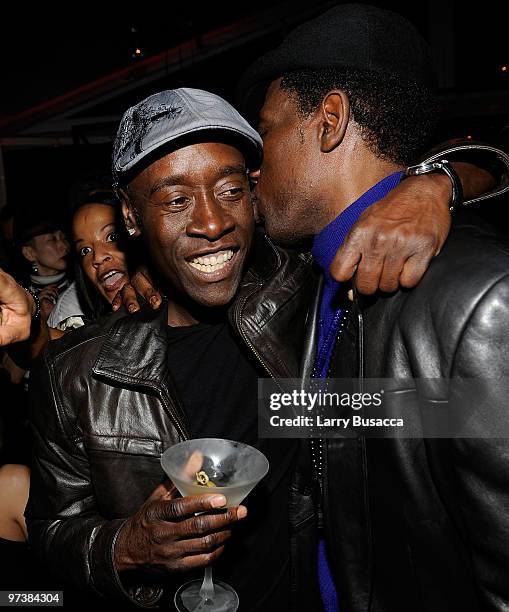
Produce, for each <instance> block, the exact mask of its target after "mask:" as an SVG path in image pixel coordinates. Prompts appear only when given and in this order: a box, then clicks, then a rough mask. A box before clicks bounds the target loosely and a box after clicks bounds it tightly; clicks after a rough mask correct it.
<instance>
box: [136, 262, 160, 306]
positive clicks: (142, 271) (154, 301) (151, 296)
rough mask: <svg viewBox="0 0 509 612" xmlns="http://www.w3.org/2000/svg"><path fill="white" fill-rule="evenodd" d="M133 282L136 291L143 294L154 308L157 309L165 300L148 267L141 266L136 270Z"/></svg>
mask: <svg viewBox="0 0 509 612" xmlns="http://www.w3.org/2000/svg"><path fill="white" fill-rule="evenodd" d="M131 283H132V285H133V287H134V288H135V289H136V291H137V292H138V293H139V294H140V295H142V296H143V298H144V299H145V300H146V301H147V302H148V303H149V304H150V306H151V307H152V308H153V309H154V310H157V309H158V308H159V306H161V304H162V301H163V300H162V296H161V294H160V293H159V291H158V290H157V289H156V288H155V287H154V283H153V282H152V279H151V278H150V275H149V273H148V271H147V268H146V267H144V266H140V267H139V268H138V269H137V270H136V272H135V273H134V275H133V276H132V278H131Z"/></svg>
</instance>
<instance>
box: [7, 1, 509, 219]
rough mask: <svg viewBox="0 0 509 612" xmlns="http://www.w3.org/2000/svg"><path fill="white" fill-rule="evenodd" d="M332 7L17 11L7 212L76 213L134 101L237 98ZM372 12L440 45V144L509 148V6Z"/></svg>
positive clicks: (12, 27)
mask: <svg viewBox="0 0 509 612" xmlns="http://www.w3.org/2000/svg"><path fill="white" fill-rule="evenodd" d="M330 4H331V3H330V2H329V3H321V2H314V3H309V2H308V3H305V2H299V1H297V2H278V1H273V2H263V1H260V2H257V3H256V5H254V4H253V5H247V4H245V3H242V4H241V3H238V6H237V7H236V8H232V7H231V5H230V4H226V3H222V2H215V3H207V4H205V3H204V4H200V3H190V2H182V3H180V4H176V3H170V2H166V3H157V4H156V3H150V2H147V3H141V4H138V5H134V10H131V9H130V8H128V5H127V4H124V5H121V4H120V3H118V4H116V5H110V4H108V7H111V8H113V9H116V10H115V11H114V12H113V13H112V16H111V17H106V16H105V15H104V14H103V13H104V6H103V7H102V8H101V6H100V5H92V4H88V3H87V4H85V3H82V4H81V5H78V4H73V5H62V6H61V7H59V8H58V9H52V10H51V9H50V10H48V8H47V7H48V6H50V5H48V4H47V3H45V4H44V5H43V9H44V10H42V9H41V10H38V9H35V10H34V9H32V8H28V5H23V6H20V7H19V9H18V8H14V9H13V8H12V7H11V8H10V9H9V13H8V17H4V18H3V19H2V20H1V24H0V58H1V65H2V70H1V75H2V85H1V92H2V95H1V96H0V146H1V152H2V158H3V168H4V177H5V179H4V180H5V183H4V186H5V189H4V190H3V193H0V198H1V201H0V205H1V204H3V203H4V202H5V201H7V202H8V203H10V204H11V205H12V206H14V207H16V208H17V207H19V206H22V207H29V208H31V207H33V206H38V207H39V206H44V207H48V208H57V209H61V208H62V207H65V206H66V204H67V201H68V196H69V189H70V187H71V185H72V184H73V183H74V182H75V181H76V180H77V179H79V178H80V177H82V176H83V175H86V174H90V173H96V172H107V171H108V168H109V158H110V149H111V139H112V137H113V135H114V133H115V130H116V126H117V123H118V120H119V118H120V116H121V114H122V112H123V111H124V110H125V109H126V108H127V107H128V106H129V105H131V104H133V103H135V102H137V101H139V100H141V99H142V98H143V97H145V96H146V95H148V94H150V93H154V92H156V91H159V90H161V89H166V88H173V87H179V86H191V87H199V88H204V89H210V90H212V91H214V92H216V93H218V94H220V95H223V96H224V97H226V98H227V99H229V100H230V101H233V92H234V89H235V86H236V83H237V81H238V79H239V77H240V75H241V74H242V72H243V70H244V69H245V68H246V67H247V66H248V65H249V64H250V63H251V62H252V61H253V60H254V59H255V58H256V57H257V56H259V55H260V54H262V53H263V52H265V51H266V50H268V49H270V48H271V47H273V46H275V45H276V44H277V43H278V42H279V41H280V40H281V39H282V38H283V37H284V35H285V34H286V33H287V32H288V30H289V29H291V28H292V27H294V26H295V25H297V23H299V22H300V21H303V20H305V19H306V18H307V17H309V16H312V14H313V12H314V13H320V12H322V11H323V10H325V9H326V8H327V7H328V5H330ZM372 4H376V5H378V6H382V7H384V8H389V9H392V10H395V11H397V12H399V13H401V14H403V15H405V16H406V17H408V18H409V19H410V20H411V21H412V22H413V23H414V24H415V26H416V27H417V28H418V29H419V31H420V32H421V33H422V34H423V35H424V37H425V38H426V39H427V40H428V41H429V42H430V43H431V45H432V48H433V51H434V56H435V59H436V67H437V70H438V76H439V83H440V107H441V113H442V120H441V121H440V124H439V129H438V132H437V135H436V140H437V141H441V140H445V139H449V138H453V137H472V138H474V139H479V140H484V141H488V142H490V143H493V144H499V145H502V146H504V145H505V142H506V141H509V137H508V135H507V133H505V132H504V131H503V130H504V127H505V126H506V125H508V124H509V45H508V40H509V36H508V31H507V30H508V19H507V17H508V13H509V11H508V8H507V4H508V3H507V2H504V3H499V4H496V3H494V2H493V3H491V2H481V3H477V4H476V5H475V8H470V7H471V6H472V5H470V4H469V5H466V3H462V2H457V3H456V2H439V1H437V0H428V1H422V2H398V1H393V2H372ZM65 7H68V8H67V9H66V8H65ZM71 10H72V14H71V13H70V11H71ZM68 11H69V12H68ZM248 31H249V32H250V34H249V36H248V35H245V36H244V37H243V32H248ZM211 32H212V33H214V36H216V34H217V33H218V32H219V42H217V40H216V42H215V44H214V53H213V54H211V55H210V54H208V49H209V38H208V37H209V34H210V33H211ZM237 33H239V38H238V40H235V42H234V43H228V42H225V43H224V45H222V43H221V36H223V35H224V36H226V38H227V39H228V37H230V38H231V36H232V35H234V34H235V35H236V34H237ZM189 44H191V45H192V46H193V48H194V51H193V52H192V53H191V57H190V58H189V56H186V55H185V45H189ZM179 45H182V47H180V48H179ZM137 48H138V49H140V51H141V53H139V54H138V55H137V54H136V52H135V50H136V49H137ZM179 53H180V54H182V62H181V65H177V66H176V67H175V64H173V65H172V69H171V70H170V69H167V70H166V71H165V70H164V62H165V61H166V62H168V66H169V65H170V61H174V59H175V57H176V55H175V54H177V57H178V54H179ZM157 54H162V55H160V56H159V60H160V62H161V61H162V62H163V64H161V63H160V65H162V66H163V69H161V70H159V73H158V74H157V78H154V77H153V76H151V77H150V78H147V71H146V62H150V60H151V58H154V57H155V58H156V59H157ZM161 58H162V60H161ZM506 66H507V70H506V69H504V67H506ZM126 68H127V69H130V70H128V71H127V72H126V71H125V69H126ZM98 79H105V82H106V85H105V82H104V81H103V82H99V84H97V80H98ZM90 83H92V84H93V85H90ZM84 86H85V89H84V90H83V87H84ZM79 88H81V90H80V89H79ZM77 89H78V91H76V90H77ZM82 90H83V91H82ZM105 91H106V92H107V94H106V95H105ZM59 97H60V98H59Z"/></svg>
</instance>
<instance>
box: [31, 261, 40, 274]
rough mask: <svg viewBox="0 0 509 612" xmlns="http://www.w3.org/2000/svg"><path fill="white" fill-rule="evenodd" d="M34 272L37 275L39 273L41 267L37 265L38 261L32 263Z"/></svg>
mask: <svg viewBox="0 0 509 612" xmlns="http://www.w3.org/2000/svg"><path fill="white" fill-rule="evenodd" d="M32 272H33V273H34V274H37V272H39V266H38V265H37V262H36V261H33V262H32Z"/></svg>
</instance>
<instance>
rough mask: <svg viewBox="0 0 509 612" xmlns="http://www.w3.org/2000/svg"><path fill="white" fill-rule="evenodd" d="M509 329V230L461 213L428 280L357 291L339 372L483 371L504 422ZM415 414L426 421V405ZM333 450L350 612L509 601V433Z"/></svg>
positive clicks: (482, 384)
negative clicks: (361, 294) (378, 292)
mask: <svg viewBox="0 0 509 612" xmlns="http://www.w3.org/2000/svg"><path fill="white" fill-rule="evenodd" d="M317 314H318V313H317V312H315V313H314V318H313V319H312V321H313V323H312V327H313V326H314V327H316V322H317ZM308 333H310V332H308ZM311 335H312V334H311ZM508 339H509V242H508V241H507V240H506V239H505V238H500V237H498V236H497V235H496V234H495V233H494V232H493V231H492V230H491V229H490V228H488V227H486V226H484V225H482V224H481V223H480V222H478V220H477V219H474V218H471V217H469V216H467V215H461V216H459V217H458V218H457V219H456V220H455V222H454V227H453V230H452V233H451V235H450V237H449V238H448V241H447V242H446V245H445V247H444V249H443V251H442V253H441V254H440V255H439V256H438V257H437V258H436V259H435V260H434V261H433V262H432V264H431V266H430V268H429V270H428V271H427V273H426V274H425V276H424V278H423V280H422V281H421V283H420V284H419V286H418V287H416V288H415V289H413V290H411V291H398V292H397V293H395V294H392V295H384V296H377V297H374V298H359V299H357V300H356V304H355V305H354V307H353V308H352V310H351V312H350V314H349V320H348V324H347V328H346V332H344V333H343V334H342V335H341V336H340V338H339V341H338V343H337V347H336V351H335V355H334V357H333V362H332V365H331V370H330V376H331V377H336V378H343V377H345V378H349V377H358V376H363V377H369V378H381V377H397V378H407V379H408V378H412V377H413V378H437V377H445V378H452V377H461V378H476V379H478V381H477V382H478V384H479V389H478V391H479V393H482V394H483V395H484V397H485V398H486V401H487V402H488V403H487V405H488V406H490V409H491V416H490V418H491V419H492V422H493V423H507V422H508V419H509V411H508V398H507V397H506V395H505V393H503V392H502V391H501V389H503V388H506V386H505V385H500V384H499V385H498V386H497V381H496V379H497V378H500V377H507V376H509V345H508ZM308 350H312V345H308ZM434 400H437V401H440V400H442V401H445V396H441V395H440V393H438V394H437V396H436V397H435V398H434ZM444 406H445V408H446V407H447V404H444ZM475 414H476V413H475ZM407 419H408V421H407V420H406V421H405V425H407V422H408V424H409V425H412V426H415V427H416V428H418V427H420V414H419V412H418V411H415V412H412V413H411V414H409V415H408V417H407ZM325 450H326V452H325V466H324V473H325V490H324V513H325V529H326V537H327V540H328V543H329V552H330V560H331V564H332V568H333V574H334V577H335V581H336V585H337V588H338V594H339V604H340V605H339V607H340V610H341V612H366V611H370V612H400V611H401V612H403V611H405V612H409V611H412V612H421V611H422V612H440V611H444V612H445V611H448V612H449V611H451V610H461V611H463V612H465V611H472V612H473V611H476V612H478V611H481V610H483V611H484V610H490V611H500V612H501V611H502V610H504V611H506V610H508V609H509V578H508V576H509V440H507V439H493V438H492V439H479V438H470V439H468V438H463V439H453V438H449V439H422V438H421V439H418V438H413V439H395V438H393V439H374V438H368V437H359V438H357V439H329V440H328V441H327V443H326V449H325Z"/></svg>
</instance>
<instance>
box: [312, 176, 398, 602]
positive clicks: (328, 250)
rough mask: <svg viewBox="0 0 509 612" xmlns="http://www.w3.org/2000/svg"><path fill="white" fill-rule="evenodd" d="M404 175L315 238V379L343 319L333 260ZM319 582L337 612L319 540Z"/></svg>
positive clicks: (380, 186) (377, 188) (324, 368)
mask: <svg viewBox="0 0 509 612" xmlns="http://www.w3.org/2000/svg"><path fill="white" fill-rule="evenodd" d="M402 176H403V173H402V172H395V173H394V174H391V175H389V176H387V177H386V178H384V179H383V180H381V181H380V182H379V183H377V184H376V185H374V186H373V187H371V189H369V190H368V191H366V193H365V194H364V195H362V196H361V197H360V198H359V199H358V200H356V201H355V202H354V203H353V204H350V206H348V208H345V210H344V211H343V212H342V213H341V214H340V215H339V216H337V217H336V218H335V219H334V221H332V222H331V223H329V225H327V226H326V227H324V228H323V230H322V231H321V232H320V233H319V234H318V235H317V236H316V237H315V241H314V244H313V249H312V253H313V257H314V259H315V261H316V263H317V264H318V266H319V267H320V268H321V269H322V271H323V275H324V280H325V283H324V288H323V293H322V300H321V304H320V322H319V337H318V347H317V353H316V354H317V357H316V361H315V367H314V372H315V373H314V376H315V378H327V375H328V373H329V366H330V360H331V357H332V352H333V350H334V345H335V344H336V339H337V335H338V329H339V324H340V321H341V317H342V311H341V309H340V308H338V307H337V305H336V303H335V297H336V295H337V291H338V288H339V283H337V282H336V281H335V280H334V279H333V278H332V277H331V275H330V272H329V267H330V265H331V263H332V260H333V259H334V256H335V255H336V251H337V250H338V249H339V247H340V246H341V245H342V244H343V242H344V240H345V238H346V236H347V234H348V232H349V231H350V228H351V227H352V226H353V225H354V223H355V222H356V221H357V219H358V218H359V217H360V215H361V214H362V212H363V211H364V210H366V208H368V206H371V204H374V203H375V202H378V200H381V199H382V198H384V197H385V196H386V195H387V194H388V193H389V192H390V191H392V190H393V189H394V188H395V187H397V186H398V185H399V183H400V181H401V178H402ZM318 580H319V583H320V594H321V596H322V602H323V606H324V609H325V611H326V612H337V611H338V610H339V606H338V595H337V591H336V586H335V584H334V579H333V577H332V573H331V569H330V565H329V562H328V559H327V551H326V547H325V540H320V542H319V544H318Z"/></svg>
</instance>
